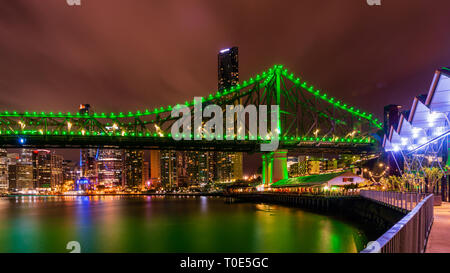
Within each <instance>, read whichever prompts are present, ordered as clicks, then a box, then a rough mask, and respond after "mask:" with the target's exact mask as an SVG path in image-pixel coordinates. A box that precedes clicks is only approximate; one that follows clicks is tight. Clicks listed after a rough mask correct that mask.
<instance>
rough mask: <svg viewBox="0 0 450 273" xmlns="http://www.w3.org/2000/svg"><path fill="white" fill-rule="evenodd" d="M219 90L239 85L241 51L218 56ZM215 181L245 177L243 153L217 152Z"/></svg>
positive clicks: (226, 51) (236, 49)
mask: <svg viewBox="0 0 450 273" xmlns="http://www.w3.org/2000/svg"><path fill="white" fill-rule="evenodd" d="M217 60H218V64H217V66H218V67H217V71H218V89H219V90H220V91H222V90H224V89H229V88H230V87H232V86H235V85H237V84H238V83H239V49H238V48H237V47H231V48H226V49H223V50H221V51H220V52H219V54H218V55H217ZM215 162H216V164H215V167H214V168H215V180H216V181H220V182H229V181H235V180H237V179H241V178H242V175H243V155H242V153H230V152H217V153H216V154H215Z"/></svg>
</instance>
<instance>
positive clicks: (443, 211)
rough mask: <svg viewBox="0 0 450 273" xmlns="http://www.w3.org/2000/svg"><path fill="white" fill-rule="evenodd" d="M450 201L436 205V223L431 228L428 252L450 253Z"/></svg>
mask: <svg viewBox="0 0 450 273" xmlns="http://www.w3.org/2000/svg"><path fill="white" fill-rule="evenodd" d="M449 232H450V203H445V202H443V203H442V206H439V207H434V223H433V227H432V228H431V233H430V237H429V238H428V244H427V249H426V253H450V236H449Z"/></svg>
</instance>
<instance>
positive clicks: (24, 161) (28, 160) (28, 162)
mask: <svg viewBox="0 0 450 273" xmlns="http://www.w3.org/2000/svg"><path fill="white" fill-rule="evenodd" d="M33 188H34V183H33V156H32V150H30V149H22V150H21V151H20V156H19V160H18V161H17V189H19V190H24V189H33Z"/></svg>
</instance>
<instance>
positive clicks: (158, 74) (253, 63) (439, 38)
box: [0, 0, 450, 118]
mask: <svg viewBox="0 0 450 273" xmlns="http://www.w3.org/2000/svg"><path fill="white" fill-rule="evenodd" d="M81 1H82V6H80V7H71V6H68V5H67V4H66V1H65V0H0V90H1V91H0V111H4V110H10V111H12V110H17V111H25V110H27V111H53V112H58V111H62V112H67V111H71V112H74V111H76V110H77V107H78V105H79V104H80V103H90V104H91V105H92V106H93V108H94V110H95V111H97V112H109V111H113V112H119V111H122V112H125V111H136V110H145V109H147V108H148V109H153V108H154V107H158V106H166V105H169V104H176V103H180V102H181V103H182V102H184V101H185V100H190V99H192V97H193V96H196V95H200V96H204V95H207V94H209V93H211V92H215V89H216V88H217V56H216V54H217V52H218V51H219V50H220V49H222V48H225V47H229V46H238V47H239V53H240V56H239V58H240V75H241V80H244V79H246V78H248V77H250V76H253V75H255V74H257V73H259V72H261V71H263V70H265V69H266V68H268V67H270V66H272V65H274V64H284V65H285V66H286V67H287V68H288V69H289V70H291V71H292V72H294V73H295V74H297V75H299V76H302V78H304V79H305V80H306V81H308V82H310V83H312V84H314V85H315V86H316V87H318V88H320V89H321V90H324V91H326V92H327V93H328V94H329V95H331V96H334V97H336V98H338V99H341V100H342V101H344V102H346V103H348V104H349V105H354V106H356V107H358V108H360V109H362V110H364V111H369V112H372V113H374V114H375V115H376V116H377V117H378V118H381V116H382V110H383V106H384V105H386V104H391V103H397V104H402V105H405V106H406V107H410V105H411V103H412V99H413V97H414V96H416V95H419V94H422V93H426V92H427V90H428V88H429V85H430V83H431V79H432V76H433V72H434V70H435V69H436V68H439V67H441V66H446V65H450V35H449V34H448V30H447V29H448V26H450V16H449V11H450V1H448V0H433V1H430V0H382V6H381V7H371V6H368V5H367V4H366V0H346V1H342V0H321V1H317V0H311V1H302V0H282V1H280V0H227V1H215V0H197V1H195V0H193V1H187V0H164V1H161V0H155V1H152V0H126V1H124V0H81Z"/></svg>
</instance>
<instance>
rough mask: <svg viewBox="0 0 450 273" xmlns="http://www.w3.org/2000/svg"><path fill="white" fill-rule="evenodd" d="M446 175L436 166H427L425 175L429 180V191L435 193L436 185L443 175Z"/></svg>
mask: <svg viewBox="0 0 450 273" xmlns="http://www.w3.org/2000/svg"><path fill="white" fill-rule="evenodd" d="M443 176H444V173H443V172H442V171H441V170H440V169H438V168H436V167H433V168H427V169H425V177H426V178H427V180H428V191H429V192H431V193H433V192H434V189H435V187H436V185H437V184H438V183H439V181H441V179H442V177H443Z"/></svg>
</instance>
